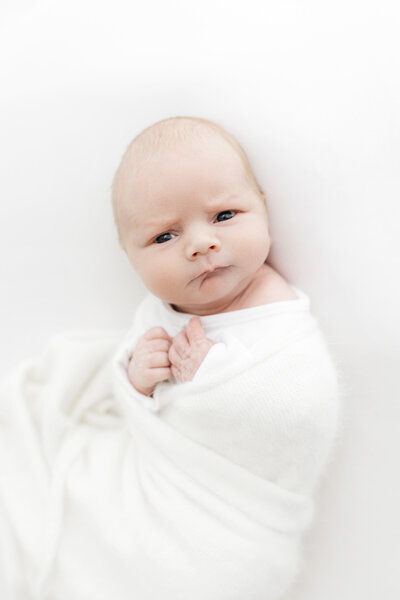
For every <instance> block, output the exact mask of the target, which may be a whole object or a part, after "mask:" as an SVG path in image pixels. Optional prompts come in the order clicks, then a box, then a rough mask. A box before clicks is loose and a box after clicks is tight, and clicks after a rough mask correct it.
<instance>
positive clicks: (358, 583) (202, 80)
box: [0, 0, 400, 600]
mask: <svg viewBox="0 0 400 600" xmlns="http://www.w3.org/2000/svg"><path fill="white" fill-rule="evenodd" d="M396 4H397V2H389V1H388V0H383V1H382V0H380V1H378V0H377V1H375V2H368V1H364V2H361V1H359V2H357V1H355V0H346V1H342V0H336V2H329V3H328V2H321V1H317V0H280V1H278V0H257V1H256V0H246V1H245V0H240V1H239V0H230V1H228V0H212V1H211V0H201V1H200V0H199V1H198V2H192V1H188V0H186V1H185V0H180V1H179V0H170V1H166V2H163V0H146V2H139V1H138V0H136V1H135V0H131V1H125V2H123V1H121V0H113V1H112V2H111V1H109V2H106V1H104V0H103V1H101V0H97V1H94V0H69V1H68V2H58V3H55V2H53V1H48V2H40V1H38V0H36V1H34V0H32V1H30V2H28V1H27V0H24V1H21V0H20V1H18V0H12V1H11V0H9V1H6V2H4V0H3V2H2V3H1V5H0V23H1V24H0V68H1V71H0V77H1V79H0V85H1V89H2V93H1V111H0V123H1V127H0V131H1V135H0V170H1V202H0V275H1V278H0V281H1V294H0V302H1V311H0V331H1V334H2V335H1V338H0V339H1V344H0V376H1V377H3V376H5V375H6V373H8V372H9V371H10V370H11V369H12V368H13V367H14V366H15V365H17V364H18V363H19V362H20V361H21V360H22V359H24V358H26V357H28V356H31V355H33V354H37V353H38V352H39V351H41V350H42V349H43V347H44V345H45V344H46V342H47V341H48V340H49V339H50V338H51V337H52V336H53V335H54V334H55V333H57V332H59V331H62V330H66V329H109V328H112V329H115V328H117V329H124V328H126V327H127V326H129V324H130V321H131V317H132V314H133V310H134V307H135V305H136V303H137V302H138V300H139V299H140V298H141V297H142V295H143V293H144V291H145V290H144V288H143V287H142V285H141V284H140V282H139V280H138V278H137V277H136V275H135V274H134V273H133V271H132V269H131V267H130V265H129V263H128V261H127V259H126V258H125V256H124V255H123V254H122V251H121V250H120V249H119V247H118V244H117V237H116V233H115V230H114V225H113V222H112V213H111V207H110V185H111V181H112V176H113V173H114V170H115V168H116V166H117V164H118V162H119V160H120V157H121V155H122V152H123V151H124V149H125V147H126V145H127V144H128V142H129V141H130V139H131V138H132V137H133V136H134V135H135V134H136V133H138V132H139V131H140V130H141V129H143V128H144V127H146V126H148V125H150V124H151V123H153V122H154V121H156V120H159V119H162V118H165V117H168V116H175V115H195V116H202V117H206V118H210V119H214V120H216V121H217V122H219V123H220V124H221V125H223V126H225V127H226V128H227V129H228V130H229V131H230V132H232V133H233V134H234V135H236V136H237V138H238V139H239V141H240V142H241V143H242V144H243V146H244V148H245V149H246V151H247V153H248V155H249V158H250V161H251V162H252V164H253V167H254V170H255V173H256V176H257V178H258V180H259V182H260V183H261V185H262V186H263V187H264V190H265V192H266V195H267V199H268V206H269V211H270V217H271V224H272V240H273V250H272V253H271V255H270V256H271V260H270V262H271V264H273V266H274V267H275V268H277V270H278V271H280V272H281V273H282V274H283V275H284V276H285V277H286V278H287V279H288V280H289V282H291V283H292V284H294V285H297V286H298V287H300V288H301V289H303V290H304V291H305V292H306V293H308V294H309V295H310V297H311V300H312V309H313V312H314V314H315V315H316V316H317V317H318V319H319V321H320V324H321V326H322V328H323V329H324V331H325V334H326V337H327V339H328V342H329V344H330V346H331V348H332V351H333V353H334V355H335V356H336V359H337V362H338V364H339V365H340V369H341V373H342V377H343V381H344V383H345V387H346V391H347V393H346V397H345V398H344V410H345V421H344V429H343V433H342V436H341V440H340V444H339V447H338V450H337V454H336V457H335V460H334V461H333V462H332V464H331V465H330V467H329V469H328V471H327V473H326V476H325V477H324V479H323V481H322V483H321V486H320V490H319V497H318V508H317V514H316V519H315V522H314V525H313V527H312V529H311V530H310V532H309V534H308V535H307V537H306V540H305V550H306V562H305V569H304V572H303V574H302V576H301V578H300V580H299V582H298V585H297V587H296V589H295V590H294V591H293V593H292V594H291V595H290V597H288V599H287V600H321V599H322V600H338V598H340V599H341V600H361V599H362V600H376V598H377V597H380V598H385V600H398V598H399V597H400V583H399V577H398V568H399V563H400V518H399V516H398V510H399V504H400V478H399V475H398V473H399V466H398V456H399V455H400V436H399V420H400V403H399V400H400V398H399V392H398V389H399V386H398V380H397V375H398V372H399V371H400V369H399V367H400V361H399V356H400V353H399V350H400V343H399V338H400V318H399V309H398V307H399V306H400V285H399V281H398V277H399V273H400V269H399V267H400V264H399V262H400V261H399V257H400V242H399V236H398V235H396V234H397V229H398V226H399V222H400V219H399V217H400V208H399V191H400V175H399V166H400V163H399V159H400V151H399V148H400V146H399V142H400V117H399V115H400V112H399V101H400V83H399V73H400V64H399V63H400V52H399V50H400V47H399V42H398V39H399V35H398V31H399V26H400V18H399V14H398V12H397V8H396ZM260 600H263V599H262V598H260ZM285 600H286V599H285Z"/></svg>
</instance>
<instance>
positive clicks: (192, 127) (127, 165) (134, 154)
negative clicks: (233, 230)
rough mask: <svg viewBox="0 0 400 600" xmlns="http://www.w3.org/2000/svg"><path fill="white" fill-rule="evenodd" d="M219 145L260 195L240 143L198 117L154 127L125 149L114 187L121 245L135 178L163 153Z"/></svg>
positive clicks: (177, 118) (115, 215) (220, 128)
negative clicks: (124, 205)
mask: <svg viewBox="0 0 400 600" xmlns="http://www.w3.org/2000/svg"><path fill="white" fill-rule="evenodd" d="M212 139H213V140H214V141H215V139H218V141H220V142H222V143H224V144H229V146H230V147H231V148H232V149H233V150H234V151H235V152H236V154H237V155H238V156H239V158H240V160H241V163H242V165H243V170H244V175H245V178H246V180H247V182H248V184H249V186H250V187H251V188H252V189H253V190H254V191H255V192H256V193H258V194H260V195H261V194H262V190H261V188H260V186H259V184H258V182H257V180H256V178H255V176H254V174H253V172H252V170H251V167H250V163H249V161H248V158H247V156H246V154H245V152H244V150H243V148H242V147H241V146H240V144H239V143H238V142H237V140H236V139H235V138H234V137H233V136H232V135H231V134H229V133H228V132H227V131H225V130H224V129H223V128H222V127H221V126H219V125H217V124H216V123H214V122H212V121H209V120H207V119H201V118H197V117H171V118H169V119H164V120H162V121H158V122H157V123H154V124H153V125H151V126H150V127H147V128H146V129H144V130H143V131H142V132H141V133H139V134H138V135H137V136H136V137H135V138H134V139H133V140H132V141H131V143H130V144H129V146H128V148H127V149H126V151H125V153H124V155H123V157H122V159H121V162H120V165H119V167H118V169H117V171H116V173H115V176H114V179H113V184H112V207H113V213H114V219H115V223H116V226H117V230H118V235H119V240H120V243H121V245H123V244H122V240H121V232H120V222H121V216H122V215H121V213H122V208H121V207H122V202H123V200H124V198H125V197H127V196H128V197H130V196H131V194H130V191H131V187H132V184H133V182H134V181H135V178H137V177H138V176H139V175H141V174H142V173H143V172H145V170H146V166H148V165H149V163H150V162H151V160H152V159H153V158H154V157H155V156H157V155H159V154H161V153H165V152H167V153H171V154H173V153H176V154H179V152H184V151H185V148H186V149H187V148H188V147H189V146H190V145H192V144H193V143H196V142H197V143H199V142H207V141H210V140H212Z"/></svg>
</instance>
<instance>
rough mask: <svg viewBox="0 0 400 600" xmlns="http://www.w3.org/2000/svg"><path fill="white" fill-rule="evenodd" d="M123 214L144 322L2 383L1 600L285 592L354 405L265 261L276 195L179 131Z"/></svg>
mask: <svg viewBox="0 0 400 600" xmlns="http://www.w3.org/2000/svg"><path fill="white" fill-rule="evenodd" d="M113 208H114V214H115V220H116V223H117V228H118V234H119V239H120V243H121V246H122V247H123V249H124V250H125V252H126V254H127V256H128V257H129V260H130V262H131V263H132V266H133V268H134V269H135V270H136V272H137V273H138V274H139V276H140V278H141V279H142V281H143V283H144V285H145V286H146V288H147V290H148V292H147V294H146V296H145V297H144V298H143V300H142V301H141V302H140V304H139V306H138V307H137V309H136V311H135V315H134V321H133V325H132V328H131V329H130V331H128V332H127V333H126V334H125V335H124V337H123V339H121V334H120V333H118V334H117V333H115V332H102V331H99V332H82V331H81V332H67V333H65V334H62V335H59V336H57V337H56V338H55V339H54V340H52V341H51V343H50V344H49V346H48V347H47V348H46V350H45V351H44V352H43V354H42V355H41V356H39V357H34V358H32V359H30V360H28V361H26V362H25V363H23V364H22V365H21V366H20V367H19V368H18V369H17V370H16V371H15V372H14V373H13V374H11V376H10V377H9V379H8V380H7V381H6V382H4V385H2V386H1V388H0V472H1V474H2V476H1V478H0V596H1V597H2V598H3V597H4V598H10V599H11V598H12V599H13V600H14V599H15V600H17V599H19V598H21V600H22V599H23V600H31V599H32V600H52V599H57V600H86V599H87V598H96V600H110V598H118V600H132V598H135V599H136V600H157V599H159V598H162V599H163V600H187V599H188V598H190V599H191V600H243V599H246V600H277V599H278V598H282V596H283V594H284V593H285V592H286V590H287V589H288V588H289V587H290V586H291V585H292V584H293V583H294V581H295V580H296V577H297V575H298V573H299V570H300V567H301V564H302V552H301V540H302V535H303V533H304V531H305V530H306V529H307V527H308V526H309V524H310V522H311V519H312V515H313V506H314V500H313V496H314V492H315V488H316V485H317V483H318V481H319V479H320V476H321V475H322V474H323V472H324V470H325V468H326V465H327V462H328V460H329V458H330V456H331V454H332V448H333V445H334V441H335V437H336V431H337V425H338V415H339V402H338V388H337V376H336V369H335V367H334V365H333V362H332V360H331V357H330V354H329V351H328V349H327V347H326V344H325V341H324V339H323V336H322V335H321V332H320V330H319V327H318V323H317V321H316V320H315V318H314V317H313V316H312V315H311V313H310V303H309V299H308V297H307V296H306V294H304V292H302V291H301V290H299V289H297V288H295V287H293V286H291V285H289V284H288V283H287V282H286V281H285V280H284V279H283V278H282V276H281V275H280V274H278V273H277V272H276V271H275V270H274V269H273V268H272V267H271V266H269V265H267V264H266V259H267V257H268V253H269V250H270V243H271V242H270V233H269V226H268V214H267V209H266V204H265V197H264V194H263V192H262V191H261V189H260V187H259V185H258V183H257V181H256V179H255V177H254V175H253V173H252V171H251V168H250V165H249V163H248V160H247V158H246V155H245V153H244V151H243V150H242V148H241V147H240V145H239V144H238V142H237V141H236V140H235V139H234V138H233V137H232V136H230V135H229V134H228V133H227V132H225V131H224V130H223V129H222V128H220V127H219V126H217V125H215V124H214V123H211V122H209V121H206V120H202V119H195V118H188V117H178V118H173V119H167V120H165V121H161V122H159V123H156V124H155V125H153V126H152V127H150V128H148V129H146V130H145V131H143V132H142V133H141V134H139V135H138V136H137V137H136V138H135V139H134V140H133V142H132V143H131V145H130V146H129V147H128V149H127V151H126V153H125V155H124V157H123V159H122V161H121V164H120V166H119V168H118V171H117V173H116V175H115V178H114V183H113Z"/></svg>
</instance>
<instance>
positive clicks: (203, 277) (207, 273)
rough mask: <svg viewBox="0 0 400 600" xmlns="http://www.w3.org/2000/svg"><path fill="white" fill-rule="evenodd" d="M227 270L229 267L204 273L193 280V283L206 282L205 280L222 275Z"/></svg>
mask: <svg viewBox="0 0 400 600" xmlns="http://www.w3.org/2000/svg"><path fill="white" fill-rule="evenodd" d="M226 268H227V267H217V268H216V269H213V270H212V271H204V272H203V273H201V274H200V275H198V276H197V277H195V278H194V279H193V281H196V280H197V279H202V280H203V281H204V279H208V278H209V277H211V276H212V275H218V274H219V273H222V272H223V271H224V270H225V269H226Z"/></svg>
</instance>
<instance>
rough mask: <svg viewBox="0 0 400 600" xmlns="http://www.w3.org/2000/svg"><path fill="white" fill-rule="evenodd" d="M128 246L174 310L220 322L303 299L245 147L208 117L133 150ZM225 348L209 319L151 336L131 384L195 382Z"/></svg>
mask: <svg viewBox="0 0 400 600" xmlns="http://www.w3.org/2000/svg"><path fill="white" fill-rule="evenodd" d="M114 191H115V192H114V198H113V199H114V209H115V215H116V221H117V225H118V230H119V235H120V241H121V244H122V246H123V248H124V250H125V252H126V253H127V255H128V257H129V259H130V261H131V263H132V265H133V267H134V268H135V270H136V272H137V273H138V274H139V275H140V277H141V279H142V281H143V282H144V284H145V285H146V287H147V288H148V289H149V290H150V291H151V292H152V293H153V294H154V295H156V296H157V297H158V298H161V299H162V300H163V301H164V302H166V303H168V304H170V305H171V307H173V309H174V310H176V311H178V312H182V313H189V314H191V315H200V316H203V315H215V314H219V313H226V312H232V311H238V310H243V309H246V308H250V307H254V306H262V305H265V304H269V303H272V302H279V301H286V300H292V299H295V298H296V294H295V293H294V291H293V289H292V288H291V287H290V286H289V285H288V284H287V283H286V282H285V280H284V279H283V278H282V277H281V276H280V275H279V274H278V273H277V272H276V271H275V270H274V269H272V268H271V267H270V266H268V265H267V264H266V259H267V257H268V253H269V250H270V234H269V227H268V215H267V208H266V202H265V196H264V193H263V192H262V191H261V189H260V187H259V185H258V184H257V181H256V179H255V177H254V175H253V173H252V171H251V169H250V166H249V163H248V161H247V159H246V157H245V154H244V152H243V150H241V148H240V147H239V145H238V143H237V142H236V141H235V140H234V139H233V138H232V137H231V136H230V135H228V134H227V133H226V132H224V131H223V130H222V129H220V128H218V127H217V126H216V125H215V124H213V123H210V122H207V121H205V120H201V119H184V118H180V119H179V118H177V119H167V120H166V121H163V122H161V123H157V124H156V125H154V126H153V127H150V128H149V129H147V130H145V131H144V132H143V133H142V134H141V135H139V136H138V137H137V138H136V139H135V140H134V141H133V143H132V144H131V145H130V147H129V149H128V151H127V153H126V154H125V156H124V159H123V161H122V164H121V166H120V168H119V171H118V172H117V175H116V178H115V182H114ZM214 343H215V342H214V341H213V340H211V339H207V338H206V336H205V334H204V331H203V328H202V326H201V321H200V319H199V318H198V317H197V318H196V317H194V318H192V319H190V321H189V322H188V325H187V328H185V329H184V330H182V331H181V332H180V333H179V334H178V335H176V336H175V337H174V339H172V338H171V336H170V335H168V333H167V332H166V331H165V329H163V328H160V327H157V328H152V329H150V330H149V331H147V332H146V333H145V334H144V335H143V336H142V337H141V338H140V339H139V340H138V343H137V346H136V348H135V351H134V354H133V357H134V360H132V361H131V362H130V364H129V368H128V374H129V379H130V381H131V383H132V385H134V387H135V388H136V389H137V390H138V391H139V392H141V393H143V394H146V395H150V394H152V392H153V390H154V388H155V386H156V384H157V383H159V382H160V381H163V380H166V379H168V378H170V377H171V375H173V376H174V377H175V378H177V379H178V380H180V381H191V380H192V379H193V377H194V375H195V373H196V371H197V369H198V368H199V366H200V364H201V363H202V361H203V360H204V358H205V356H206V355H207V353H208V352H209V350H210V348H211V346H212V345H213V344H214Z"/></svg>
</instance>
